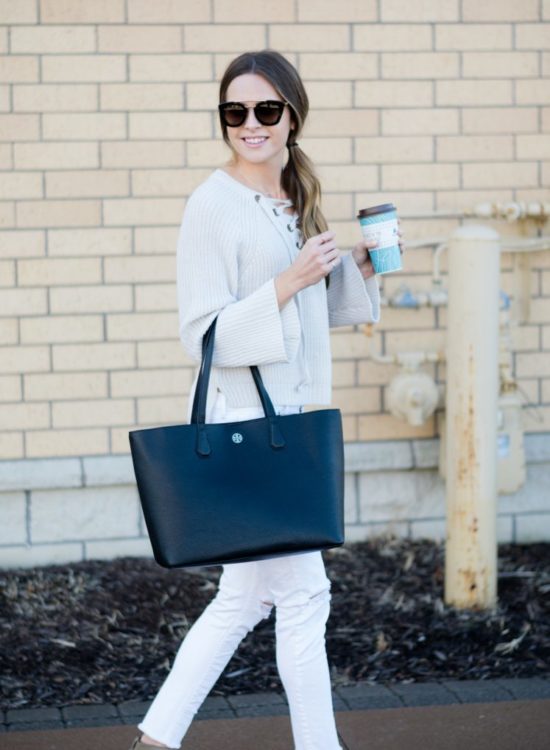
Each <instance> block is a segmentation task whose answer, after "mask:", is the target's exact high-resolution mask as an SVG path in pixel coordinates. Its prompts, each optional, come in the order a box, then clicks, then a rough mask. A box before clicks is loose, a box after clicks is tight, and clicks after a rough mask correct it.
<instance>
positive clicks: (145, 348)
mask: <svg viewBox="0 0 550 750" xmlns="http://www.w3.org/2000/svg"><path fill="white" fill-rule="evenodd" d="M137 351H138V369H141V368H142V367H153V368H155V367H157V368H158V367H184V366H189V367H195V366H196V363H195V362H194V361H193V360H191V359H190V357H189V356H188V355H187V354H186V352H185V349H184V348H183V346H182V345H181V343H180V341H179V340H175V339H170V340H169V341H139V342H138V345H137Z"/></svg>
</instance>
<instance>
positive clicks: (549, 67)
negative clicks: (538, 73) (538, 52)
mask: <svg viewBox="0 0 550 750" xmlns="http://www.w3.org/2000/svg"><path fill="white" fill-rule="evenodd" d="M542 75H543V77H544V78H550V52H543V53H542Z"/></svg>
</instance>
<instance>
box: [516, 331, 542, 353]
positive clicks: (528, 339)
mask: <svg viewBox="0 0 550 750" xmlns="http://www.w3.org/2000/svg"><path fill="white" fill-rule="evenodd" d="M510 333H511V339H512V349H513V350H514V351H515V352H520V351H528V350H532V349H538V348H539V327H538V326H529V325H515V326H513V327H512V329H511V331H510Z"/></svg>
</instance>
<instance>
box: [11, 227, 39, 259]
mask: <svg viewBox="0 0 550 750" xmlns="http://www.w3.org/2000/svg"><path fill="white" fill-rule="evenodd" d="M44 234H45V233H44V232H35V231H22V230H18V231H15V232H8V231H4V232H2V234H0V243H1V245H2V256H3V257H4V258H22V257H27V256H40V255H45V253H46V249H45V244H44Z"/></svg>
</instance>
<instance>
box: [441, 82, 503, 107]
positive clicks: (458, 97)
mask: <svg viewBox="0 0 550 750" xmlns="http://www.w3.org/2000/svg"><path fill="white" fill-rule="evenodd" d="M435 87H436V88H435V97H436V104H437V106H438V107H444V106H451V105H457V106H470V105H474V106H475V105H482V104H512V83H511V81H497V80H492V81H477V80H463V81H436V84H435Z"/></svg>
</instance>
